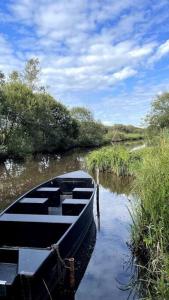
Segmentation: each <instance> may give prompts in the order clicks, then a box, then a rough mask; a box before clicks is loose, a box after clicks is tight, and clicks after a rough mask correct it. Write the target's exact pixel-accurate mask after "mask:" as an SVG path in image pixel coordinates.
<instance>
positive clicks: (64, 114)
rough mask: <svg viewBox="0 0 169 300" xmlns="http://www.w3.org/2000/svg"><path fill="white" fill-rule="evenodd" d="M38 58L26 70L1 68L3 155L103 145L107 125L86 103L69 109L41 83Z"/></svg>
mask: <svg viewBox="0 0 169 300" xmlns="http://www.w3.org/2000/svg"><path fill="white" fill-rule="evenodd" d="M39 75H40V65H39V61H38V59H30V60H29V61H28V62H27V63H26V65H25V67H24V70H23V72H21V73H19V72H18V71H13V72H12V73H11V74H9V76H8V77H5V75H4V73H3V72H0V156H11V157H18V158H20V157H25V156H26V155H28V154H30V153H39V152H49V153H50V152H51V153H52V152H55V151H63V150H66V149H69V148H71V147H75V146H100V145H102V144H103V143H104V133H105V128H104V126H103V125H102V124H101V123H100V122H98V121H96V120H95V119H94V117H93V115H92V113H91V112H90V111H89V110H87V109H86V108H83V107H76V108H73V109H71V110H70V109H68V108H66V106H64V105H63V104H61V103H60V102H59V101H57V100H56V99H54V97H52V96H51V95H50V94H49V93H48V92H47V91H46V88H45V87H43V86H40V85H39Z"/></svg>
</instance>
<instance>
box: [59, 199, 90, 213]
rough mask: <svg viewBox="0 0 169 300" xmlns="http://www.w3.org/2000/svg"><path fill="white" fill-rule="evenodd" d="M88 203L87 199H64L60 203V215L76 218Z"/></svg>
mask: <svg viewBox="0 0 169 300" xmlns="http://www.w3.org/2000/svg"><path fill="white" fill-rule="evenodd" d="M88 203H89V200H87V199H65V200H64V201H63V202H62V214H63V215H73V216H78V215H79V214H80V213H81V211H82V210H83V208H84V207H85V205H86V204H88Z"/></svg>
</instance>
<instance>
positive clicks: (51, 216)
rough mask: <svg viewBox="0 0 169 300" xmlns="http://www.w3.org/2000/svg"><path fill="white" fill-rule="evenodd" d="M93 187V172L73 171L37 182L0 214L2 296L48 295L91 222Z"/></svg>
mask: <svg viewBox="0 0 169 300" xmlns="http://www.w3.org/2000/svg"><path fill="white" fill-rule="evenodd" d="M95 191H96V184H95V182H94V180H93V178H92V177H91V176H90V175H89V174H87V173H86V172H84V171H75V172H70V173H66V174H63V175H60V176H57V177H55V178H52V179H50V180H49V181H47V182H45V183H42V184H40V185H39V186H36V187H35V188H33V189H32V190H30V191H28V192H27V193H25V194H24V195H22V196H21V197H19V198H18V199H17V200H16V201H15V202H14V203H12V204H11V205H10V206H9V207H8V208H6V209H5V210H4V211H3V212H2V213H1V214H0V298H3V299H24V300H25V299H29V300H31V299H36V300H38V299H45V298H44V297H43V295H44V292H46V294H48V296H50V294H51V293H52V290H53V289H54V288H55V287H56V285H57V284H59V282H60V281H61V280H63V278H64V277H65V274H66V272H67V269H69V271H70V269H71V264H72V262H73V259H72V258H73V257H74V255H75V254H76V252H77V251H78V248H79V247H80V245H81V244H82V242H83V240H84V238H85V236H86V234H87V232H88V230H89V228H90V226H91V224H92V221H93V200H94V194H95ZM69 263H70V264H69Z"/></svg>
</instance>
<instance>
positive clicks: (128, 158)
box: [86, 146, 143, 176]
mask: <svg viewBox="0 0 169 300" xmlns="http://www.w3.org/2000/svg"><path fill="white" fill-rule="evenodd" d="M142 155H143V154H142V152H137V151H135V152H134V151H133V152H130V151H129V150H128V149H127V148H125V147H123V146H112V147H103V148H101V149H99V150H95V151H92V152H91V153H89V155H88V156H87V158H86V164H87V167H88V169H90V170H92V171H93V170H95V169H99V170H100V171H101V172H104V171H107V172H113V173H115V174H116V175H118V176H129V175H134V172H135V169H136V168H138V167H139V165H140V161H141V160H142Z"/></svg>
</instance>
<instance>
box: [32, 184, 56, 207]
mask: <svg viewBox="0 0 169 300" xmlns="http://www.w3.org/2000/svg"><path fill="white" fill-rule="evenodd" d="M28 197H29V196H28ZM30 197H35V198H36V197H38V198H48V199H49V201H50V206H59V205H60V188H58V187H51V186H50V187H48V186H43V187H40V188H38V189H36V190H34V191H33V192H31V193H30Z"/></svg>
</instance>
